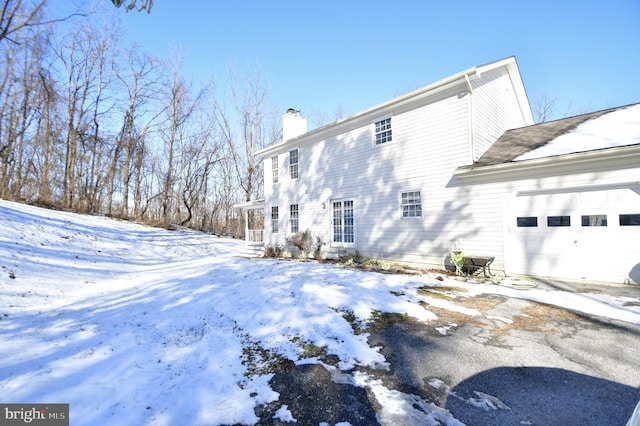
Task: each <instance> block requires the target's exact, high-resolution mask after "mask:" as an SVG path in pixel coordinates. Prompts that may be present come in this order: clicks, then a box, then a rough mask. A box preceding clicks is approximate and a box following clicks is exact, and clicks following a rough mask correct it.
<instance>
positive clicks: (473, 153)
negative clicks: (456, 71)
mask: <svg viewBox="0 0 640 426" xmlns="http://www.w3.org/2000/svg"><path fill="white" fill-rule="evenodd" d="M464 79H465V80H466V82H467V87H468V88H469V102H468V103H467V107H468V113H469V139H470V141H469V144H470V151H471V152H470V153H469V160H470V162H471V164H473V163H475V162H476V126H475V123H474V119H473V87H471V81H470V80H469V74H465V75H464Z"/></svg>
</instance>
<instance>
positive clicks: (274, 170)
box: [271, 155, 278, 183]
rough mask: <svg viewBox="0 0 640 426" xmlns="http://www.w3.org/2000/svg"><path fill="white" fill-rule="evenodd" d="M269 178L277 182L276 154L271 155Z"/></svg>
mask: <svg viewBox="0 0 640 426" xmlns="http://www.w3.org/2000/svg"><path fill="white" fill-rule="evenodd" d="M271 179H272V182H273V183H278V156H277V155H276V156H275V157H271Z"/></svg>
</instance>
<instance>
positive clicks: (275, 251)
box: [264, 244, 283, 257]
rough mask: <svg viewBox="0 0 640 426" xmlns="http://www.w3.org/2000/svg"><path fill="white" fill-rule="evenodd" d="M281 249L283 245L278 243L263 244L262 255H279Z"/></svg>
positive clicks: (280, 254)
mask: <svg viewBox="0 0 640 426" xmlns="http://www.w3.org/2000/svg"><path fill="white" fill-rule="evenodd" d="M282 251H283V247H282V245H280V244H276V245H274V246H265V248H264V257H281V256H282Z"/></svg>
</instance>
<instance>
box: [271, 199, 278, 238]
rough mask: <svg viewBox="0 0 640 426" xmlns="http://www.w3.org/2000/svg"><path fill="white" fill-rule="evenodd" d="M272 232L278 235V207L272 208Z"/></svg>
mask: <svg viewBox="0 0 640 426" xmlns="http://www.w3.org/2000/svg"><path fill="white" fill-rule="evenodd" d="M271 232H272V233H274V234H277V233H278V206H273V207H271Z"/></svg>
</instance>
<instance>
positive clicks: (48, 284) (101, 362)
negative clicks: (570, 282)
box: [0, 200, 640, 425]
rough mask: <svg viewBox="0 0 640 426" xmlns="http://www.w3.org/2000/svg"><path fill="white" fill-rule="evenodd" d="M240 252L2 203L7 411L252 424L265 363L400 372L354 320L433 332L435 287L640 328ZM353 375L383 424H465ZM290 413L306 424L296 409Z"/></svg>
mask: <svg viewBox="0 0 640 426" xmlns="http://www.w3.org/2000/svg"><path fill="white" fill-rule="evenodd" d="M241 248H242V242H241V241H237V240H232V239H223V238H217V237H214V236H211V235H206V234H202V233H196V232H190V231H188V230H183V231H167V230H162V229H156V228H150V227H145V226H141V225H136V224H133V223H129V222H124V221H116V220H111V219H107V218H104V217H93V216H82V215H76V214H70V213H64V212H57V211H49V210H44V209H39V208H36V207H32V206H26V205H22V204H17V203H12V202H7V201H2V200H0V402H3V403H11V402H32V403H43V402H44V403H55V402H58V403H69V404H70V409H71V418H72V424H74V425H79V424H154V425H173V424H184V425H187V424H233V423H243V424H252V423H255V422H256V421H258V418H257V417H256V415H255V413H254V408H255V407H256V405H258V404H262V403H266V402H271V401H275V400H277V398H278V395H277V393H275V392H274V391H272V390H271V389H270V387H269V384H268V381H269V379H270V378H271V375H268V374H264V375H261V374H260V369H259V363H260V361H261V359H260V356H259V354H261V353H270V354H278V355H280V356H282V357H285V358H289V359H291V360H294V361H295V362H297V363H309V362H317V361H318V360H317V359H313V358H312V359H303V357H304V349H305V347H308V346H309V345H310V344H313V345H315V346H316V347H326V350H327V352H328V353H331V354H335V355H337V356H338V357H339V358H340V364H339V368H340V369H341V370H343V371H346V370H349V369H350V368H352V367H353V366H354V365H362V366H369V367H373V368H383V369H384V368H387V367H388V364H387V362H386V360H385V359H384V357H383V356H382V355H381V354H380V353H379V348H375V347H370V346H369V345H368V343H367V336H366V334H359V335H356V334H354V331H353V328H352V326H351V324H350V323H349V322H347V321H346V320H345V318H344V312H353V314H354V315H355V317H356V318H357V319H358V320H360V321H364V320H366V319H368V318H370V316H371V315H372V312H374V311H381V312H394V313H406V314H408V315H411V316H413V317H415V318H417V319H419V320H421V321H430V320H433V319H435V318H436V316H435V315H434V314H433V313H432V312H430V311H428V310H426V309H424V308H423V307H422V306H421V305H420V304H419V302H420V301H424V300H427V299H428V297H427V296H423V295H419V294H418V292H417V289H418V287H421V286H425V285H427V286H435V285H438V286H442V285H451V286H456V287H466V288H468V290H469V293H467V294H469V295H470V296H473V295H474V294H480V293H487V292H494V293H500V294H504V295H507V296H511V297H520V298H527V299H529V300H534V301H541V302H544V303H550V304H556V305H559V306H563V307H566V308H570V309H574V310H576V311H583V312H587V313H590V314H595V315H600V316H604V317H610V318H615V319H618V320H622V321H627V322H631V323H635V324H640V310H639V309H638V308H637V307H635V308H632V307H631V308H630V307H629V306H625V302H629V299H628V298H615V297H611V296H607V295H606V294H577V293H567V292H561V291H548V290H541V289H531V290H527V291H522V290H517V289H513V288H507V287H504V286H497V285H489V284H487V285H477V284H475V285H474V284H466V283H461V282H459V281H455V280H451V281H448V280H445V281H443V282H441V281H437V280H435V279H434V278H433V277H430V276H428V275H421V276H412V275H391V274H378V273H371V272H363V271H359V270H354V269H349V268H345V267H340V266H335V265H329V264H321V263H316V262H302V261H297V262H296V261H278V260H249V259H244V258H240V257H237V256H236V254H237V253H238V252H239V251H240V250H241ZM429 300H430V302H432V303H433V304H434V305H438V306H439V307H442V308H445V309H458V310H459V309H461V308H460V307H456V306H455V305H452V304H450V303H449V302H447V301H444V300H440V299H433V300H431V299H429ZM465 313H468V314H476V315H479V314H480V313H479V312H474V311H470V310H468V309H467V310H466V311H465ZM266 351H268V352H266ZM265 361H266V360H265ZM249 367H251V368H249ZM256 367H257V368H256ZM251 372H254V373H255V374H251ZM348 374H350V373H348ZM348 374H347V380H350V381H351V383H353V384H355V385H359V386H367V387H369V388H370V389H371V390H372V392H373V393H374V394H375V395H377V396H378V398H383V399H384V410H386V412H381V413H379V418H380V420H381V421H383V422H384V420H385V419H387V418H388V419H393V421H394V422H397V421H398V419H400V418H402V417H403V416H405V417H406V418H407V419H418V421H422V420H424V422H425V423H426V424H428V419H439V420H440V421H442V422H445V423H446V424H451V425H455V424H460V422H458V421H457V420H456V419H455V418H453V417H452V416H451V415H450V414H449V413H448V412H447V411H446V410H443V409H441V408H438V407H436V406H435V405H434V404H432V403H428V402H426V401H417V400H416V398H417V397H416V396H414V395H406V394H402V393H400V392H397V391H395V390H390V389H386V388H385V387H384V386H383V385H382V384H381V383H380V382H379V381H375V380H373V379H372V378H368V377H366V375H363V373H362V372H358V373H356V374H353V375H352V376H350V377H349V376H348ZM343 376H344V374H343ZM343 380H344V378H343ZM418 408H420V410H421V411H420V412H418ZM278 416H279V418H281V419H283V420H291V421H292V420H293V418H292V417H291V413H290V412H289V411H288V410H287V407H286V406H283V407H281V409H280V410H278ZM420 419H422V420H420ZM389 421H391V420H389Z"/></svg>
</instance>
